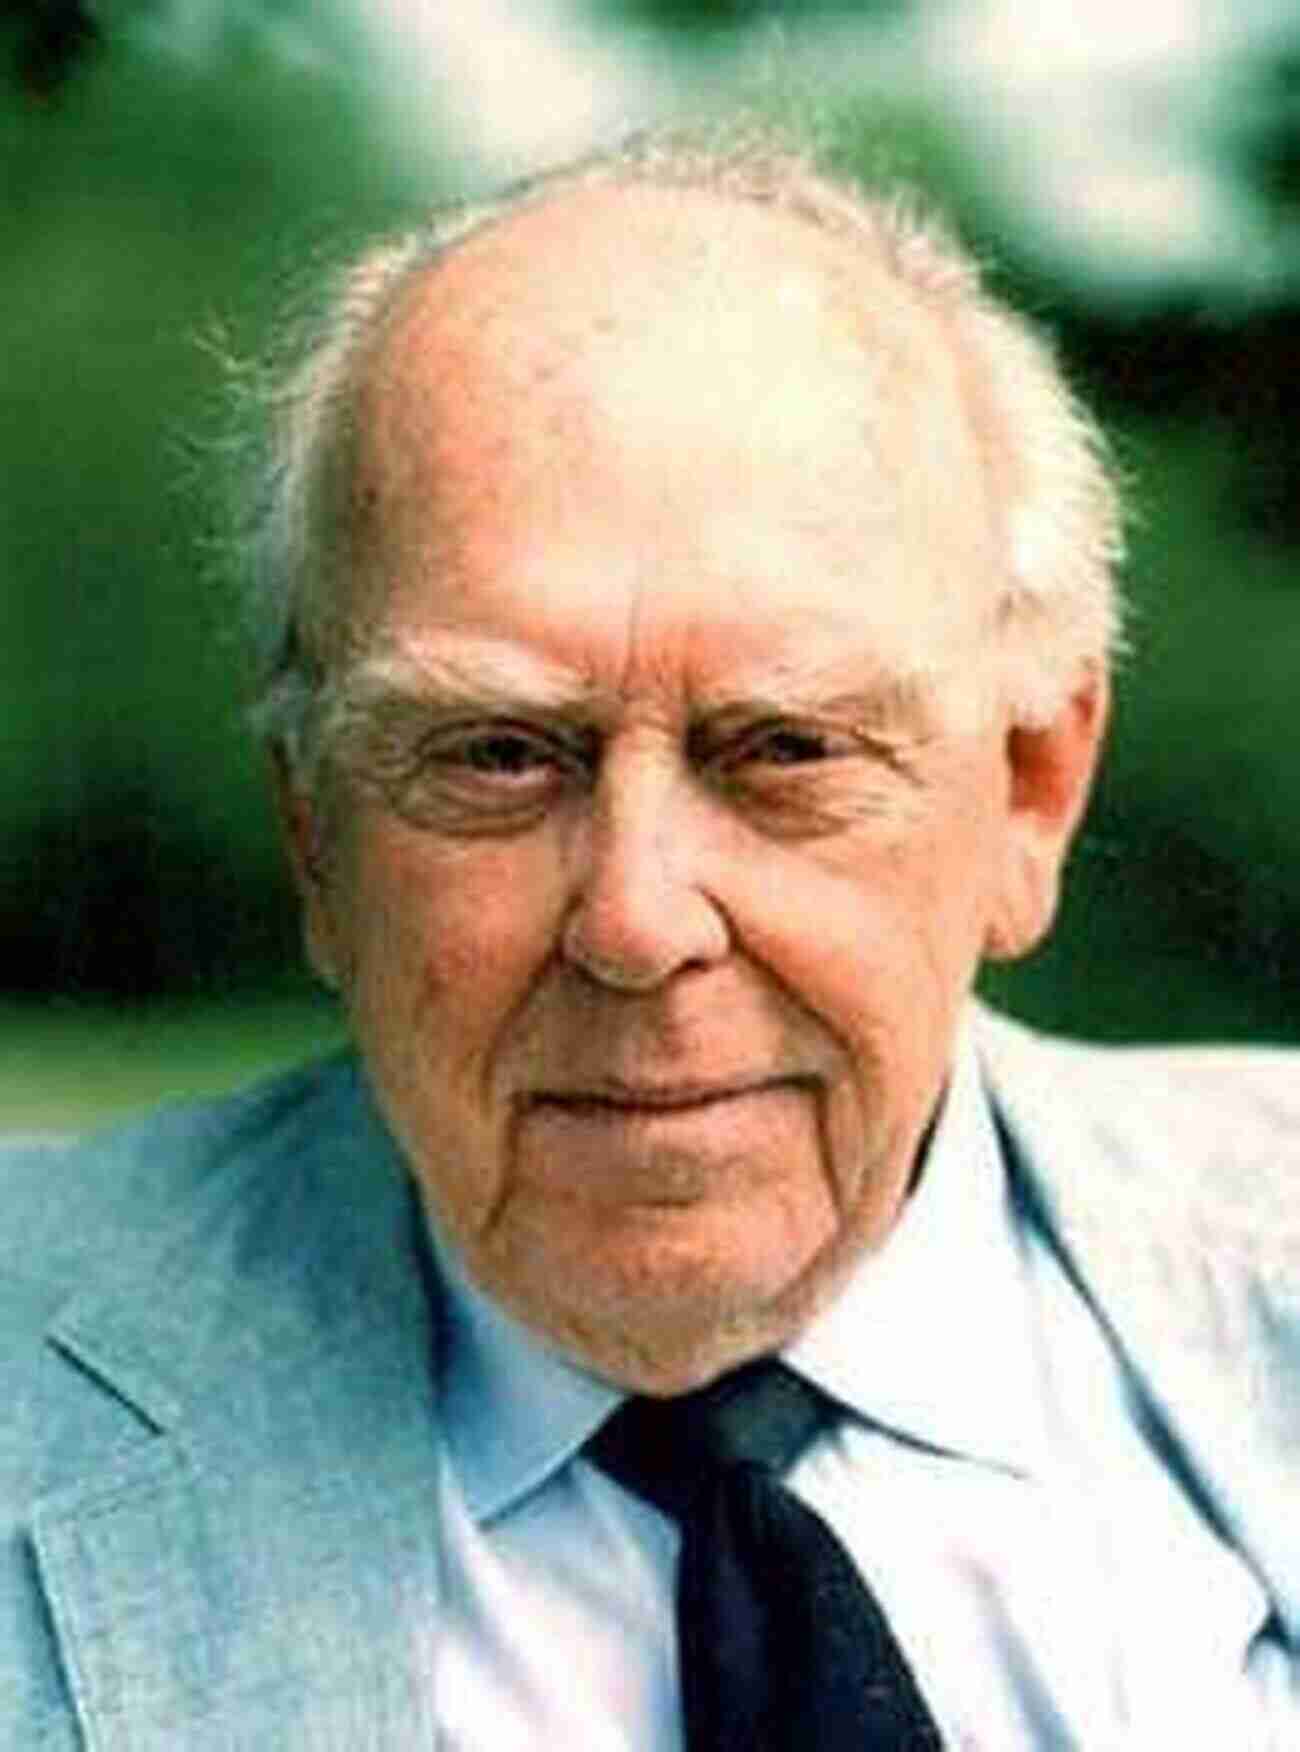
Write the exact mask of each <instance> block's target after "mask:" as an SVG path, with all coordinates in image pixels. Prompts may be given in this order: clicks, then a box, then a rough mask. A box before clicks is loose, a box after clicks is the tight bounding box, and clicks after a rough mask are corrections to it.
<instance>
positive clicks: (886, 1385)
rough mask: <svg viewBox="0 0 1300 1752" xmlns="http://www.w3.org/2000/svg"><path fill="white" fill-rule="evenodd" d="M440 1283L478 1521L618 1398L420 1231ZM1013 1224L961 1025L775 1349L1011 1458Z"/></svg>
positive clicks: (1020, 1360) (1015, 1358) (450, 1410)
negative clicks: (918, 1150) (859, 1230)
mask: <svg viewBox="0 0 1300 1752" xmlns="http://www.w3.org/2000/svg"><path fill="white" fill-rule="evenodd" d="M432 1243H433V1248H434V1252H435V1255H436V1257H437V1259H438V1262H439V1265H440V1267H441V1270H442V1273H443V1277H444V1281H445V1283H446V1285H447V1292H448V1293H447V1311H448V1323H447V1339H448V1342H447V1348H446V1352H445V1358H444V1363H445V1367H444V1376H443V1387H442V1392H443V1409H444V1414H445V1428H446V1439H447V1444H448V1449H449V1452H450V1456H451V1461H452V1465H453V1467H454V1469H455V1472H456V1475H457V1478H458V1480H459V1482H460V1485H461V1488H462V1490H463V1491H464V1494H465V1498H466V1502H467V1503H468V1506H469V1509H470V1512H471V1514H473V1515H474V1517H475V1518H476V1519H477V1520H479V1521H487V1520H490V1519H491V1518H493V1517H494V1516H496V1515H498V1514H500V1513H502V1512H504V1511H505V1510H506V1509H508V1508H510V1507H512V1506H513V1505H514V1504H515V1503H516V1502H518V1501H519V1500H520V1499H521V1498H523V1497H524V1496H525V1495H527V1493H528V1492H529V1491H531V1490H533V1489H534V1488H535V1487H536V1486H538V1485H539V1484H541V1483H543V1482H544V1480H545V1479H546V1478H547V1477H549V1476H550V1475H551V1474H552V1473H553V1472H555V1471H557V1470H558V1469H559V1468H560V1467H561V1466H563V1465H564V1464H566V1462H567V1461H569V1460H571V1459H572V1458H573V1457H574V1456H575V1455H576V1454H577V1453H578V1452H579V1450H580V1449H581V1448H582V1446H583V1444H584V1443H585V1442H586V1441H587V1440H588V1438H589V1437H590V1436H592V1435H593V1434H594V1433H595V1431H596V1430H597V1429H598V1428H599V1427H600V1425H601V1423H603V1421H604V1420H605V1418H606V1417H607V1416H608V1414H609V1413H610V1412H611V1411H612V1410H613V1409H614V1407H615V1406H616V1405H618V1404H619V1403H620V1402H621V1400H622V1399H623V1398H624V1397H625V1395H623V1394H622V1393H621V1392H620V1391H619V1390H618V1389H617V1388H615V1387H612V1386H611V1385H610V1384H609V1383H608V1382H605V1381H602V1380H600V1379H599V1378H598V1377H596V1376H594V1375H591V1374H588V1373H586V1372H585V1371H584V1370H582V1369H580V1368H578V1367H576V1366H575V1365H574V1364H571V1363H568V1362H566V1361H565V1360H564V1359H563V1358H562V1357H560V1356H558V1355H557V1354H556V1353H555V1352H554V1351H552V1350H550V1349H548V1348H547V1347H546V1346H545V1345H544V1344H543V1343H542V1341H541V1340H540V1339H538V1338H537V1337H535V1336H534V1335H533V1334H532V1333H530V1332H529V1331H527V1329H526V1328H524V1327H522V1326H521V1325H520V1324H519V1323H518V1322H517V1321H516V1320H514V1319H513V1318H512V1317H511V1316H510V1315H508V1314H506V1313H505V1312H504V1311H503V1310H502V1309H501V1308H499V1307H498V1306H497V1305H496V1303H494V1302H493V1301H492V1300H491V1299H490V1298H489V1297H488V1296H486V1295H485V1294H484V1293H483V1292H482V1291H481V1290H479V1289H478V1288H477V1287H476V1286H475V1285H474V1284H472V1283H471V1282H470V1281H469V1279H468V1278H467V1277H466V1275H465V1273H464V1271H463V1270H462V1269H461V1267H460V1266H459V1264H458V1262H457V1261H456V1260H455V1258H454V1256H453V1255H452V1253H451V1250H450V1249H449V1248H448V1247H447V1246H446V1245H445V1244H444V1243H443V1242H442V1241H441V1239H440V1238H439V1236H438V1234H437V1233H436V1231H435V1232H434V1233H433V1235H432ZM1026 1295H1027V1289H1026V1283H1025V1273H1024V1265H1023V1261H1022V1258H1021V1254H1020V1240H1019V1236H1018V1234H1017V1228H1016V1221H1015V1217H1014V1212H1013V1208H1012V1205H1011V1202H1010V1194H1009V1190H1008V1186H1007V1177H1006V1174H1005V1171H1004V1168H1003V1164H1002V1156H1001V1151H1000V1148H999V1146H998V1142H997V1137H996V1132H995V1129H994V1126H993V1121H992V1116H991V1114H990V1111H989V1107H988V1102H987V1098H986V1096H985V1094H984V1091H983V1088H982V1084H981V1079H980V1073H979V1066H978V1062H977V1059H976V1054H975V1051H974V1048H973V1045H972V1044H971V1041H970V1039H969V1034H968V1031H964V1032H963V1034H962V1037H961V1039H960V1040H959V1043H958V1047H957V1051H956V1054H955V1057H954V1062H953V1073H952V1077H951V1079H950V1082H949V1085H948V1089H947V1092H946V1095H945V1097H944V1102H943V1107H942V1110H941V1112H940V1115H939V1119H938V1123H937V1124H936V1127H935V1131H934V1135H933V1137H932V1139H931V1142H930V1148H929V1151H928V1153H927V1157H926V1163H925V1172H924V1173H923V1174H922V1176H921V1179H920V1183H919V1185H918V1186H917V1188H916V1190H915V1191H914V1193H913V1194H912V1196H911V1198H910V1199H909V1201H908V1204H907V1208H906V1210H905V1211H904V1214H903V1216H902V1218H901V1219H900V1221H899V1222H898V1223H897V1224H896V1226H895V1227H894V1229H893V1230H892V1231H891V1233H890V1235H889V1237H888V1239H887V1241H886V1243H885V1244H884V1245H883V1246H882V1247H881V1248H880V1249H879V1250H878V1251H877V1252H875V1253H873V1254H870V1255H868V1256H867V1257H866V1258H864V1259H863V1260H862V1261H861V1263H860V1264H859V1265H858V1267H857V1268H856V1270H855V1272H854V1274H853V1276H852V1277H851V1278H850V1280H849V1282H848V1284H847V1285H846V1286H845V1288H844V1289H843V1290H842V1291H841V1293H840V1294H839V1296H838V1297H837V1298H836V1300H835V1302H834V1303H833V1304H832V1305H831V1307H830V1308H828V1309H827V1310H826V1311H825V1312H824V1313H823V1314H822V1315H821V1316H820V1317H819V1318H818V1319H817V1320H816V1321H814V1323H813V1324H812V1326H810V1327H809V1329H808V1330H807V1331H806V1332H804V1333H803V1334H801V1336H800V1337H799V1338H798V1339H797V1340H796V1341H795V1343H794V1344H793V1345H792V1346H791V1347H790V1348H789V1350H788V1351H787V1352H786V1360H787V1361H788V1362H789V1363H790V1364H791V1366H792V1367H794V1368H796V1369H798V1370H800V1371H801V1372H802V1373H803V1374H805V1375H807V1376H808V1378H809V1379H810V1380H812V1381H815V1382H816V1383H817V1384H818V1385H819V1386H821V1387H823V1388H824V1389H825V1390H826V1391H827V1392H828V1393H830V1394H831V1395H832V1396H833V1397H834V1398H836V1399H838V1400H839V1401H840V1402H841V1403H842V1404H843V1405H844V1406H845V1407H846V1408H847V1409H848V1410H849V1411H851V1412H854V1413H856V1414H857V1415H858V1416H860V1417H862V1418H864V1419H865V1420H867V1421H868V1422H870V1423H871V1424H873V1425H875V1426H877V1427H879V1428H882V1429H884V1430H886V1431H888V1432H890V1433H892V1434H893V1435H895V1436H897V1437H900V1438H902V1439H904V1440H906V1441H908V1442H910V1443H913V1444H915V1445H918V1446H922V1447H926V1448H929V1449H932V1450H935V1451H939V1452H943V1453H948V1454H953V1455H957V1456H960V1457H962V1458H964V1459H968V1460H976V1461H981V1462H983V1463H985V1464H988V1465H993V1466H997V1467H1000V1468H1003V1469H1006V1470H1009V1471H1012V1472H1016V1473H1023V1472H1033V1471H1037V1470H1038V1469H1039V1467H1040V1465H1041V1455H1042V1452H1043V1447H1044V1443H1045V1436H1044V1433H1043V1427H1042V1414H1041V1410H1040V1405H1039V1394H1038V1391H1037V1388H1036V1385H1035V1380H1036V1375H1035V1362H1034V1356H1033V1353H1032V1349H1031V1342H1030V1336H1029V1334H1030V1325H1029V1322H1028V1320H1027V1318H1026V1307H1025V1298H1026Z"/></svg>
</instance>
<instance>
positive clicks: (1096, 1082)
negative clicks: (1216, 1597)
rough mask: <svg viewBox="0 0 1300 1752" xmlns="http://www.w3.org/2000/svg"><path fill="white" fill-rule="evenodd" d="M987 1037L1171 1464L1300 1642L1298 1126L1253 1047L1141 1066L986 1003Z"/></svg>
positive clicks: (1015, 1148) (1019, 1125)
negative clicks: (1278, 1111)
mask: <svg viewBox="0 0 1300 1752" xmlns="http://www.w3.org/2000/svg"><path fill="white" fill-rule="evenodd" d="M986 1024H987V1025H986ZM981 1033H982V1041H983V1045H984V1048H985V1052H984V1059H985V1065H986V1070H987V1072H988V1075H989V1078H990V1083H991V1086H992V1093H993V1098H994V1104H995V1108H996V1110H997V1111H998V1112H999V1114H1000V1116H1001V1119H1002V1121H1003V1123H1004V1125H1005V1127H1006V1131H1007V1133H1008V1135H1009V1144H1010V1150H1011V1155H1012V1158H1013V1168H1014V1169H1015V1170H1017V1171H1018V1173H1019V1176H1020V1179H1021V1184H1022V1191H1023V1192H1024V1195H1025V1197H1026V1198H1027V1200H1028V1202H1029V1203H1030V1205H1031V1207H1036V1208H1037V1212H1038V1215H1039V1218H1040V1220H1041V1222H1042V1225H1043V1227H1044V1229H1045V1230H1046V1232H1047V1233H1048V1235H1049V1236H1050V1237H1051V1238H1052V1239H1053V1240H1054V1242H1055V1244H1056V1246H1057V1249H1058V1252H1059V1254H1060V1256H1061V1258H1062V1260H1063V1263H1064V1264H1065V1266H1066V1268H1067V1269H1068V1270H1069V1271H1070V1272H1071V1275H1072V1276H1073V1277H1074V1280H1075V1282H1076V1284H1077V1285H1078V1286H1079V1288H1080V1289H1081V1291H1082V1292H1083V1294H1084V1295H1085V1296H1086V1297H1087V1299H1088V1301H1089V1302H1090V1304H1091V1306H1092V1307H1093V1309H1094V1312H1095V1313H1096V1314H1097V1317H1098V1319H1099V1320H1100V1321H1101V1322H1102V1324H1103V1325H1104V1326H1105V1327H1106V1328H1107V1329H1108V1331H1109V1332H1110V1334H1111V1336H1112V1338H1113V1340H1114V1342H1115V1343H1116V1345H1117V1346H1118V1348H1119V1349H1120V1351H1121V1353H1122V1354H1123V1355H1124V1357H1125V1358H1126V1360H1127V1362H1128V1364H1129V1366H1130V1368H1131V1370H1132V1372H1133V1374H1134V1376H1135V1377H1136V1379H1137V1381H1138V1383H1139V1384H1140V1387H1141V1389H1142V1390H1143V1393H1144V1397H1145V1401H1146V1404H1147V1407H1148V1410H1149V1412H1150V1413H1151V1418H1152V1423H1151V1434H1152V1438H1153V1440H1155V1441H1157V1442H1158V1443H1159V1444H1160V1446H1161V1448H1162V1451H1163V1454H1164V1457H1165V1459H1166V1462H1167V1464H1168V1465H1169V1466H1170V1468H1171V1470H1173V1471H1174V1472H1175V1473H1176V1474H1177V1475H1178V1476H1179V1477H1180V1479H1181V1481H1182V1483H1183V1484H1184V1486H1185V1488H1186V1489H1187V1490H1188V1492H1189V1494H1190V1495H1191V1496H1192V1497H1193V1499H1194V1500H1196V1501H1197V1502H1198V1503H1199V1505H1200V1507H1201V1509H1202V1511H1203V1512H1204V1513H1205V1515H1206V1516H1207V1518H1208V1519H1209V1520H1210V1522H1211V1524H1213V1525H1215V1526H1216V1527H1217V1528H1218V1529H1219V1530H1220V1532H1221V1533H1223V1534H1224V1536H1225V1537H1226V1538H1227V1539H1228V1540H1229V1541H1230V1542H1231V1543H1232V1544H1233V1545H1235V1546H1236V1547H1237V1548H1238V1549H1239V1550H1240V1551H1241V1552H1242V1553H1243V1554H1244V1555H1245V1556H1246V1558H1247V1560H1248V1561H1249V1562H1250V1563H1251V1564H1252V1566H1253V1567H1254V1569H1255V1570H1256V1573H1257V1574H1258V1575H1259V1577H1260V1579H1261V1581H1262V1582H1263V1583H1264V1585H1265V1587H1266V1589H1267V1591H1268V1593H1269V1594H1270V1597H1271V1598H1272V1600H1273V1602H1274V1605H1275V1607H1276V1609H1277V1611H1278V1614H1279V1616H1280V1618H1281V1619H1282V1622H1283V1625H1284V1627H1285V1629H1286V1632H1287V1635H1288V1638H1289V1640H1290V1642H1291V1645H1292V1647H1293V1648H1300V1514H1298V1513H1297V1502H1298V1501H1300V1476H1298V1471H1297V1458H1296V1457H1297V1455H1300V1273H1298V1272H1297V1266H1298V1265H1300V1216H1298V1215H1297V1209H1296V1203H1297V1201H1296V1196H1295V1189H1296V1176H1297V1173H1298V1172H1300V1162H1297V1161H1296V1159H1295V1158H1296V1143H1295V1136H1296V1134H1295V1131H1294V1130H1292V1131H1291V1132H1290V1133H1289V1134H1288V1132H1287V1130H1286V1129H1285V1128H1284V1126H1283V1125H1282V1124H1281V1123H1279V1121H1278V1120H1274V1121H1272V1123H1270V1122H1269V1117H1268V1113H1267V1105H1266V1104H1263V1103H1254V1102H1252V1100H1251V1099H1250V1092H1249V1088H1248V1086H1247V1084H1248V1079H1249V1077H1250V1074H1251V1072H1250V1068H1249V1066H1248V1065H1247V1063H1246V1062H1245V1061H1244V1060H1237V1061H1236V1062H1235V1063H1234V1062H1233V1061H1232V1060H1231V1059H1230V1058H1224V1057H1221V1058H1219V1059H1218V1060H1217V1063H1212V1062H1211V1061H1210V1060H1209V1059H1206V1060H1205V1061H1203V1062H1202V1063H1201V1064H1200V1065H1197V1064H1194V1063H1189V1061H1188V1060H1187V1059H1186V1058H1183V1057H1181V1055H1179V1054H1177V1053H1171V1054H1148V1055H1144V1058H1145V1062H1142V1060H1141V1059H1140V1058H1139V1057H1137V1056H1133V1055H1128V1054H1124V1053H1115V1052H1107V1051H1105V1050H1104V1049H1103V1050H1083V1051H1080V1050H1079V1049H1077V1048H1069V1047H1064V1046H1061V1047H1057V1046H1052V1045H1049V1044H1045V1043H1043V1042H1041V1041H1038V1040H1037V1039H1035V1038H1034V1037H1032V1036H1029V1035H1027V1034H1025V1033H1023V1032H1022V1031H1020V1030H1018V1029H1015V1028H1012V1027H1011V1026H1009V1025H1007V1024H1005V1023H1001V1022H989V1021H988V1019H985V1023H982V1024H981ZM1180 1065H1182V1066H1185V1067H1186V1068H1180ZM1290 1074H1291V1075H1294V1071H1293V1070H1292V1071H1291V1073H1290ZM1283 1086H1284V1085H1283V1084H1282V1083H1281V1082H1280V1081H1277V1082H1275V1083H1274V1087H1275V1089H1280V1088H1281V1087H1283ZM1093 1116H1095V1117H1093ZM1284 1158H1285V1159H1284Z"/></svg>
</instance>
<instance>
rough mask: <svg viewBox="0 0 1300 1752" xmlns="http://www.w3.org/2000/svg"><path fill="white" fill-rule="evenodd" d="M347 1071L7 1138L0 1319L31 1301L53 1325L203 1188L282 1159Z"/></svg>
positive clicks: (308, 1069)
mask: <svg viewBox="0 0 1300 1752" xmlns="http://www.w3.org/2000/svg"><path fill="white" fill-rule="evenodd" d="M348 1074H349V1065H348V1061H347V1059H346V1057H345V1055H337V1056H336V1057H333V1058H329V1059H323V1060H320V1061H318V1062H316V1063H313V1064H309V1065H305V1066H302V1067H299V1068H297V1069H295V1070H292V1071H289V1072H284V1073H280V1074H278V1075H276V1076H274V1077H270V1078H267V1079H265V1080H263V1081H260V1082H258V1083H255V1084H252V1085H250V1086H249V1087H248V1088H247V1089H244V1090H241V1091H239V1092H237V1093H235V1094H232V1095H227V1096H221V1097H217V1098H216V1099H207V1100H199V1101H180V1102H175V1103H169V1104H168V1105H167V1106H165V1107H161V1108H158V1109H156V1110H154V1111H152V1112H150V1113H147V1114H145V1115H143V1116H141V1117H138V1118H133V1119H131V1120H128V1121H127V1122H125V1123H123V1124H120V1125H117V1126H114V1127H112V1128H111V1129H109V1130H107V1131H104V1132H102V1133H98V1134H96V1135H93V1136H90V1137H87V1138H71V1139H40V1138H37V1139H23V1140H19V1141H14V1142H10V1143H4V1142H3V1141H0V1210H3V1218H2V1219H0V1298H2V1299H3V1302H4V1304H5V1306H6V1315H0V1319H5V1318H6V1316H7V1318H8V1319H9V1320H12V1317H13V1315H14V1314H15V1313H16V1312H17V1305H18V1304H21V1303H22V1302H23V1301H28V1302H30V1303H31V1305H32V1308H33V1312H34V1313H35V1314H36V1316H37V1318H38V1319H40V1318H42V1317H43V1315H42V1310H46V1311H48V1310H49V1309H50V1308H52V1307H53V1306H55V1305H57V1303H58V1302H59V1301H60V1300H61V1299H62V1298H63V1297H64V1296H66V1295H67V1294H69V1293H70V1292H71V1291H73V1290H75V1289H76V1288H77V1287H78V1285H79V1283H80V1282H81V1279H82V1276H83V1273H84V1272H85V1271H86V1269H87V1268H88V1267H90V1266H93V1265H97V1264H98V1263H100V1262H103V1261H104V1260H107V1259H111V1258H112V1256H113V1252H114V1250H115V1248H116V1247H117V1246H118V1245H119V1244H121V1243H122V1242H125V1241H127V1240H128V1239H129V1240H130V1241H131V1242H132V1244H135V1243H136V1242H138V1241H139V1240H140V1239H142V1238H144V1237H146V1236H147V1234H148V1232H149V1231H150V1230H151V1229H157V1230H158V1232H159V1233H162V1232H163V1231H164V1230H165V1229H166V1227H167V1225H168V1222H169V1220H170V1219H171V1218H172V1217H173V1215H176V1214H180V1213H182V1212H183V1211H184V1209H185V1208H186V1206H187V1205H188V1204H190V1203H191V1202H192V1201H193V1200H194V1199H195V1197H197V1196H198V1195H199V1194H200V1192H201V1191H202V1189H203V1188H205V1187H207V1186H210V1185H214V1184H215V1183H217V1182H219V1181H220V1180H221V1178H222V1177H223V1176H225V1175H226V1174H227V1173H229V1172H231V1171H232V1170H234V1169H235V1168H237V1166H238V1165H240V1164H242V1163H245V1162H247V1161H248V1160H250V1158H258V1157H261V1156H263V1155H267V1154H272V1155H273V1154H278V1153H279V1152H280V1150H281V1149H283V1147H284V1140H285V1139H286V1138H287V1137H290V1136H292V1135H293V1133H294V1132H295V1131H297V1130H298V1129H299V1127H300V1126H303V1125H306V1124H309V1123H310V1120H309V1117H308V1116H309V1115H311V1114H312V1113H313V1112H315V1111H316V1110H317V1109H318V1108H319V1106H320V1103H321V1102H322V1100H323V1099H326V1098H328V1096H329V1094H330V1092H331V1091H332V1089H333V1088H334V1086H335V1085H337V1084H339V1083H340V1082H341V1081H343V1080H345V1079H346V1077H347V1076H348Z"/></svg>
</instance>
